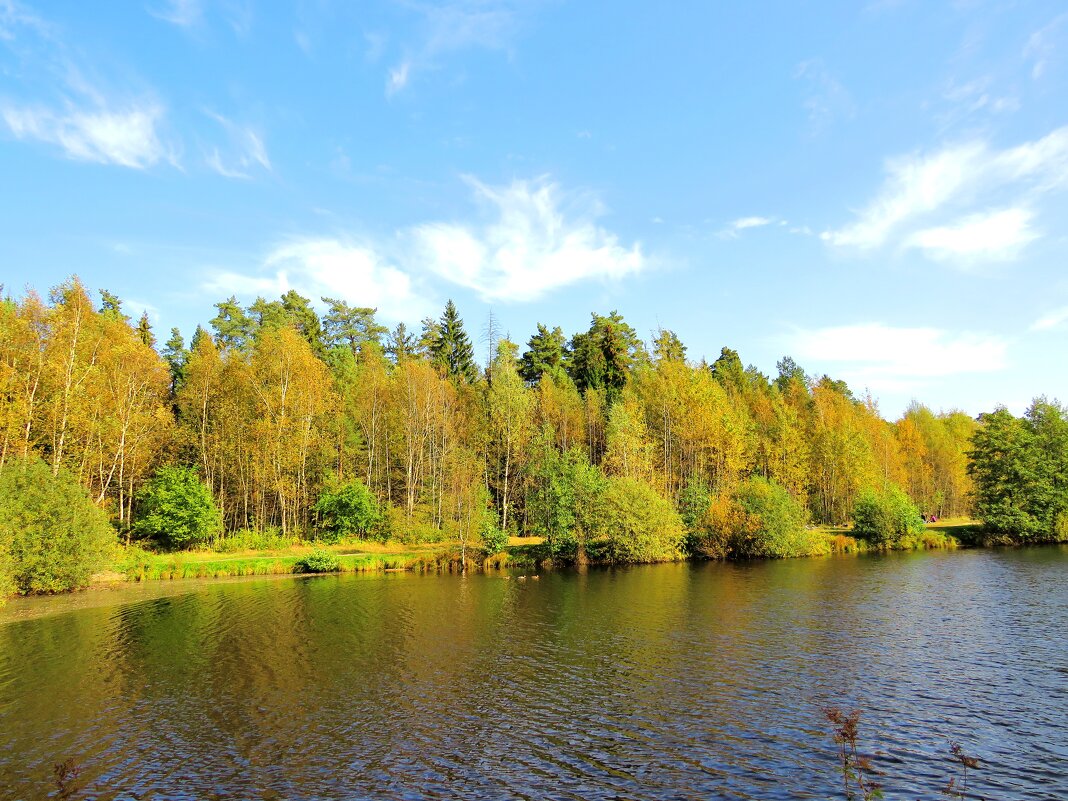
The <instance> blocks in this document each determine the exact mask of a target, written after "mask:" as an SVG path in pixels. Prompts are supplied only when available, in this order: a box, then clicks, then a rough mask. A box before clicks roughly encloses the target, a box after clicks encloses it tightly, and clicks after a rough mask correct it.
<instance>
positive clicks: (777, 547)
mask: <svg viewBox="0 0 1068 801" xmlns="http://www.w3.org/2000/svg"><path fill="white" fill-rule="evenodd" d="M690 547H691V550H692V551H693V552H694V553H696V554H697V555H700V556H704V557H706V558H710V559H722V558H726V557H731V558H735V559H752V558H760V557H768V558H772V559H786V558H790V557H795V556H813V555H816V554H821V553H826V552H827V551H828V546H827V544H826V543H825V542H824V541H823V540H822V539H821V538H820V537H819V536H818V535H816V534H815V533H814V532H811V531H806V530H805V511H804V509H803V508H802V506H801V504H799V503H798V502H797V501H796V500H795V499H794V497H793V496H792V495H790V493H789V492H787V491H786V489H785V488H784V487H782V486H781V485H779V484H776V483H775V482H773V481H768V480H767V479H766V478H761V477H759V476H754V477H752V478H750V479H748V480H747V481H745V482H744V483H743V484H742V485H741V486H739V487H738V488H737V489H736V490H734V492H731V493H729V494H723V495H720V496H719V497H717V498H715V499H714V500H713V501H712V502H711V503H710V504H709V507H708V511H707V512H706V513H705V515H704V517H703V518H702V520H701V523H700V524H699V527H698V530H697V531H696V532H695V533H694V534H693V535H692V536H691V538H690Z"/></svg>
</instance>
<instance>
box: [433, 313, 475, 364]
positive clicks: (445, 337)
mask: <svg viewBox="0 0 1068 801" xmlns="http://www.w3.org/2000/svg"><path fill="white" fill-rule="evenodd" d="M429 348H430V353H431V356H432V358H433V360H434V363H435V364H436V365H438V366H439V367H441V368H442V369H443V370H444V371H445V373H446V374H447V375H449V376H451V377H452V378H455V379H458V380H462V381H466V382H468V383H471V382H473V381H474V380H475V379H476V378H478V367H476V366H475V356H474V350H473V349H472V347H471V338H470V337H469V336H468V335H467V331H466V329H465V328H464V321H463V320H462V319H460V314H459V312H458V311H457V310H456V304H455V303H453V302H452V301H451V300H450V301H449V302H448V303H446V304H445V311H444V312H442V314H441V319H440V320H439V321H438V324H437V326H436V327H435V328H434V332H433V335H432V338H431V341H430V342H429Z"/></svg>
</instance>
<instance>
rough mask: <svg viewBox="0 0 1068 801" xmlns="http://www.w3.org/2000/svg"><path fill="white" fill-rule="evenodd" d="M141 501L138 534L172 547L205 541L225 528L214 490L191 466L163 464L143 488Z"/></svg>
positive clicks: (139, 499)
mask: <svg viewBox="0 0 1068 801" xmlns="http://www.w3.org/2000/svg"><path fill="white" fill-rule="evenodd" d="M138 501H139V503H140V509H139V512H140V513H139V515H138V518H137V523H136V524H135V526H134V528H135V530H136V531H137V533H138V535H139V536H142V537H150V538H152V539H154V540H156V541H157V542H159V543H160V544H161V545H164V546H166V547H169V548H188V547H191V546H193V545H198V544H201V543H204V542H205V541H207V540H208V539H209V538H210V537H212V536H213V535H215V534H217V533H218V532H219V530H220V528H221V518H220V515H219V510H218V508H217V507H216V506H215V501H214V499H213V498H212V496H211V490H209V489H208V488H207V487H206V486H204V483H203V482H202V481H201V480H200V476H199V475H198V474H197V471H196V470H195V469H194V468H191V467H177V466H167V467H161V468H160V469H159V470H158V471H157V472H156V475H155V476H154V477H153V478H152V479H151V480H149V481H148V482H147V483H146V484H145V486H144V487H143V488H142V489H141V492H140V493H139V495H138Z"/></svg>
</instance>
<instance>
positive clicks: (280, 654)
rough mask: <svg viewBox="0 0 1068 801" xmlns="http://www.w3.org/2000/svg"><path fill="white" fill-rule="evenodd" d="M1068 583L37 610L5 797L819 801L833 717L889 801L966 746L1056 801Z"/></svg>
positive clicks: (993, 793) (7, 710)
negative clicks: (844, 712) (80, 793)
mask: <svg viewBox="0 0 1068 801" xmlns="http://www.w3.org/2000/svg"><path fill="white" fill-rule="evenodd" d="M1066 566H1068V548H1059V549H1058V548H1036V549H1030V550H1005V551H967V552H959V553H928V554H907V555H892V556H889V557H873V558H834V559H813V560H792V561H784V562H759V563H752V564H742V565H720V564H699V565H685V564H683V565H662V566H651V567H634V568H627V569H619V570H614V571H607V570H606V571H601V570H590V571H588V572H587V573H576V572H570V571H561V572H557V573H549V574H545V575H544V576H543V578H542V579H541V580H540V581H537V582H534V581H527V582H517V581H504V580H502V579H501V578H500V577H499V576H482V575H471V576H468V577H465V578H460V577H456V576H408V575H395V576H385V577H340V578H337V577H328V578H313V579H303V580H299V579H284V580H277V579H273V580H252V581H236V582H215V583H207V584H201V585H195V586H194V585H182V584H180V583H176V584H173V585H166V584H161V585H157V586H156V588H155V589H150V590H145V589H142V588H129V589H120V590H113V591H110V593H109V594H96V595H94V594H82V595H81V596H70V597H68V598H65V599H31V600H28V601H20V602H18V603H16V604H13V605H12V607H10V608H9V609H8V610H6V611H5V612H4V613H2V614H3V617H2V618H0V620H2V621H5V622H3V623H0V779H2V780H3V781H0V797H12V798H15V797H42V796H44V795H46V794H47V793H48V791H49V790H50V789H51V787H52V785H51V781H52V780H51V775H52V766H53V764H54V763H56V762H60V761H62V760H64V759H67V758H74V759H75V760H76V761H78V763H79V764H81V765H82V767H83V770H84V772H83V777H84V779H85V780H86V781H88V782H89V783H90V784H91V787H90V789H91V790H92V795H93V796H95V797H99V798H116V797H129V796H131V795H134V794H137V795H141V796H147V795H151V794H153V793H155V794H157V795H156V797H180V796H181V794H182V793H185V794H187V795H188V796H189V797H197V798H204V797H212V796H213V794H215V793H223V794H226V795H229V796H237V797H261V798H295V797H300V798H351V797H361V796H374V797H401V796H408V797H457V796H460V797H470V798H485V797H502V796H506V797H516V798H539V799H540V798H583V799H588V798H612V797H628V798H669V797H670V798H691V797H692V798H707V797H710V796H713V797H732V798H747V797H760V798H779V797H781V798H806V797H811V798H826V797H834V794H835V793H838V792H839V791H840V790H839V779H838V778H837V777H836V774H835V773H834V769H835V763H834V753H833V745H832V744H831V742H830V738H829V736H828V734H827V727H826V726H825V724H824V722H823V719H822V714H821V709H822V708H823V707H824V706H827V705H829V704H839V705H842V706H844V707H852V706H859V707H861V708H862V709H863V710H864V717H863V719H862V723H861V739H862V745H869V746H870V747H871V748H872V749H874V750H876V751H877V752H878V753H877V759H876V762H877V764H878V766H879V767H880V768H881V769H883V770H885V771H886V776H885V777H884V780H885V783H886V785H887V789H888V794H887V797H888V798H895V797H900V798H915V797H917V796H920V795H922V796H925V797H929V796H932V795H935V794H937V789H938V788H939V787H940V786H941V785H942V784H943V783H944V782H945V780H946V779H947V778H948V776H949V775H950V773H951V770H952V766H951V764H950V762H949V761H948V759H947V756H948V753H949V741H950V740H957V741H960V742H961V743H962V744H963V745H964V747H965V750H966V751H967V752H968V753H971V754H975V755H977V756H979V757H980V759H981V760H982V762H983V769H982V770H981V771H979V772H978V773H977V774H975V776H974V777H973V785H972V786H973V788H974V790H975V791H976V792H977V793H978V794H979V795H981V796H985V797H990V798H1015V799H1027V798H1050V797H1059V796H1066V795H1068V747H1066V746H1065V745H1064V743H1066V742H1068V640H1066V638H1065V635H1066V634H1068V630H1066V629H1068V586H1066V585H1065V584H1064V582H1063V580H1062V578H1063V574H1064V569H1065V567H1066ZM164 587H166V588H167V589H166V590H164V589H163V588H164ZM191 590H192V591H191ZM165 593H170V594H165ZM154 595H155V596H158V597H153V596H154ZM35 615H40V616H37V617H35Z"/></svg>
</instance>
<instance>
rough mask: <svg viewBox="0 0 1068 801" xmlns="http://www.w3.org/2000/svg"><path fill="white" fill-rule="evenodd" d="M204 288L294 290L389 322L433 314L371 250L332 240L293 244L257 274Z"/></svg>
mask: <svg viewBox="0 0 1068 801" xmlns="http://www.w3.org/2000/svg"><path fill="white" fill-rule="evenodd" d="M204 288H205V289H206V290H207V291H210V292H215V293H217V294H222V295H230V294H233V295H238V296H239V297H249V296H252V295H264V296H267V297H278V296H279V295H282V294H284V293H286V292H288V291H289V290H290V289H295V290H296V291H298V292H300V293H301V294H303V295H306V296H308V297H310V298H311V299H312V301H313V302H314V303H315V304H317V305H318V304H319V299H320V298H321V297H323V296H326V297H341V298H344V299H345V300H348V301H349V302H351V303H355V304H358V305H360V306H372V307H375V308H377V309H378V311H379V314H380V316H381V317H382V318H383V319H387V320H401V319H408V320H411V319H419V318H421V317H422V316H424V315H425V314H427V313H429V312H430V311H431V310H432V309H431V305H430V304H429V303H428V302H427V300H426V299H425V298H424V297H423V293H417V292H416V291H415V287H414V284H413V281H412V279H411V277H410V276H409V275H408V274H407V273H405V272H404V271H403V270H400V269H398V268H397V267H394V266H392V265H390V264H388V263H387V262H386V261H384V260H383V259H382V257H381V256H380V254H379V253H378V252H376V250H375V249H373V248H370V247H367V246H365V245H362V244H359V243H354V242H349V241H344V240H340V239H334V238H320V239H315V238H309V239H297V240H293V241H291V242H288V243H286V244H283V245H280V246H279V247H277V248H275V249H274V250H272V251H271V252H270V253H269V254H268V255H267V257H266V258H265V259H264V261H263V263H262V265H261V267H260V269H259V270H258V271H257V272H256V273H255V274H253V275H246V274H242V273H236V272H230V271H223V272H219V273H217V274H216V275H214V276H213V277H212V278H210V279H209V280H208V281H207V282H206V284H205V287H204Z"/></svg>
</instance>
